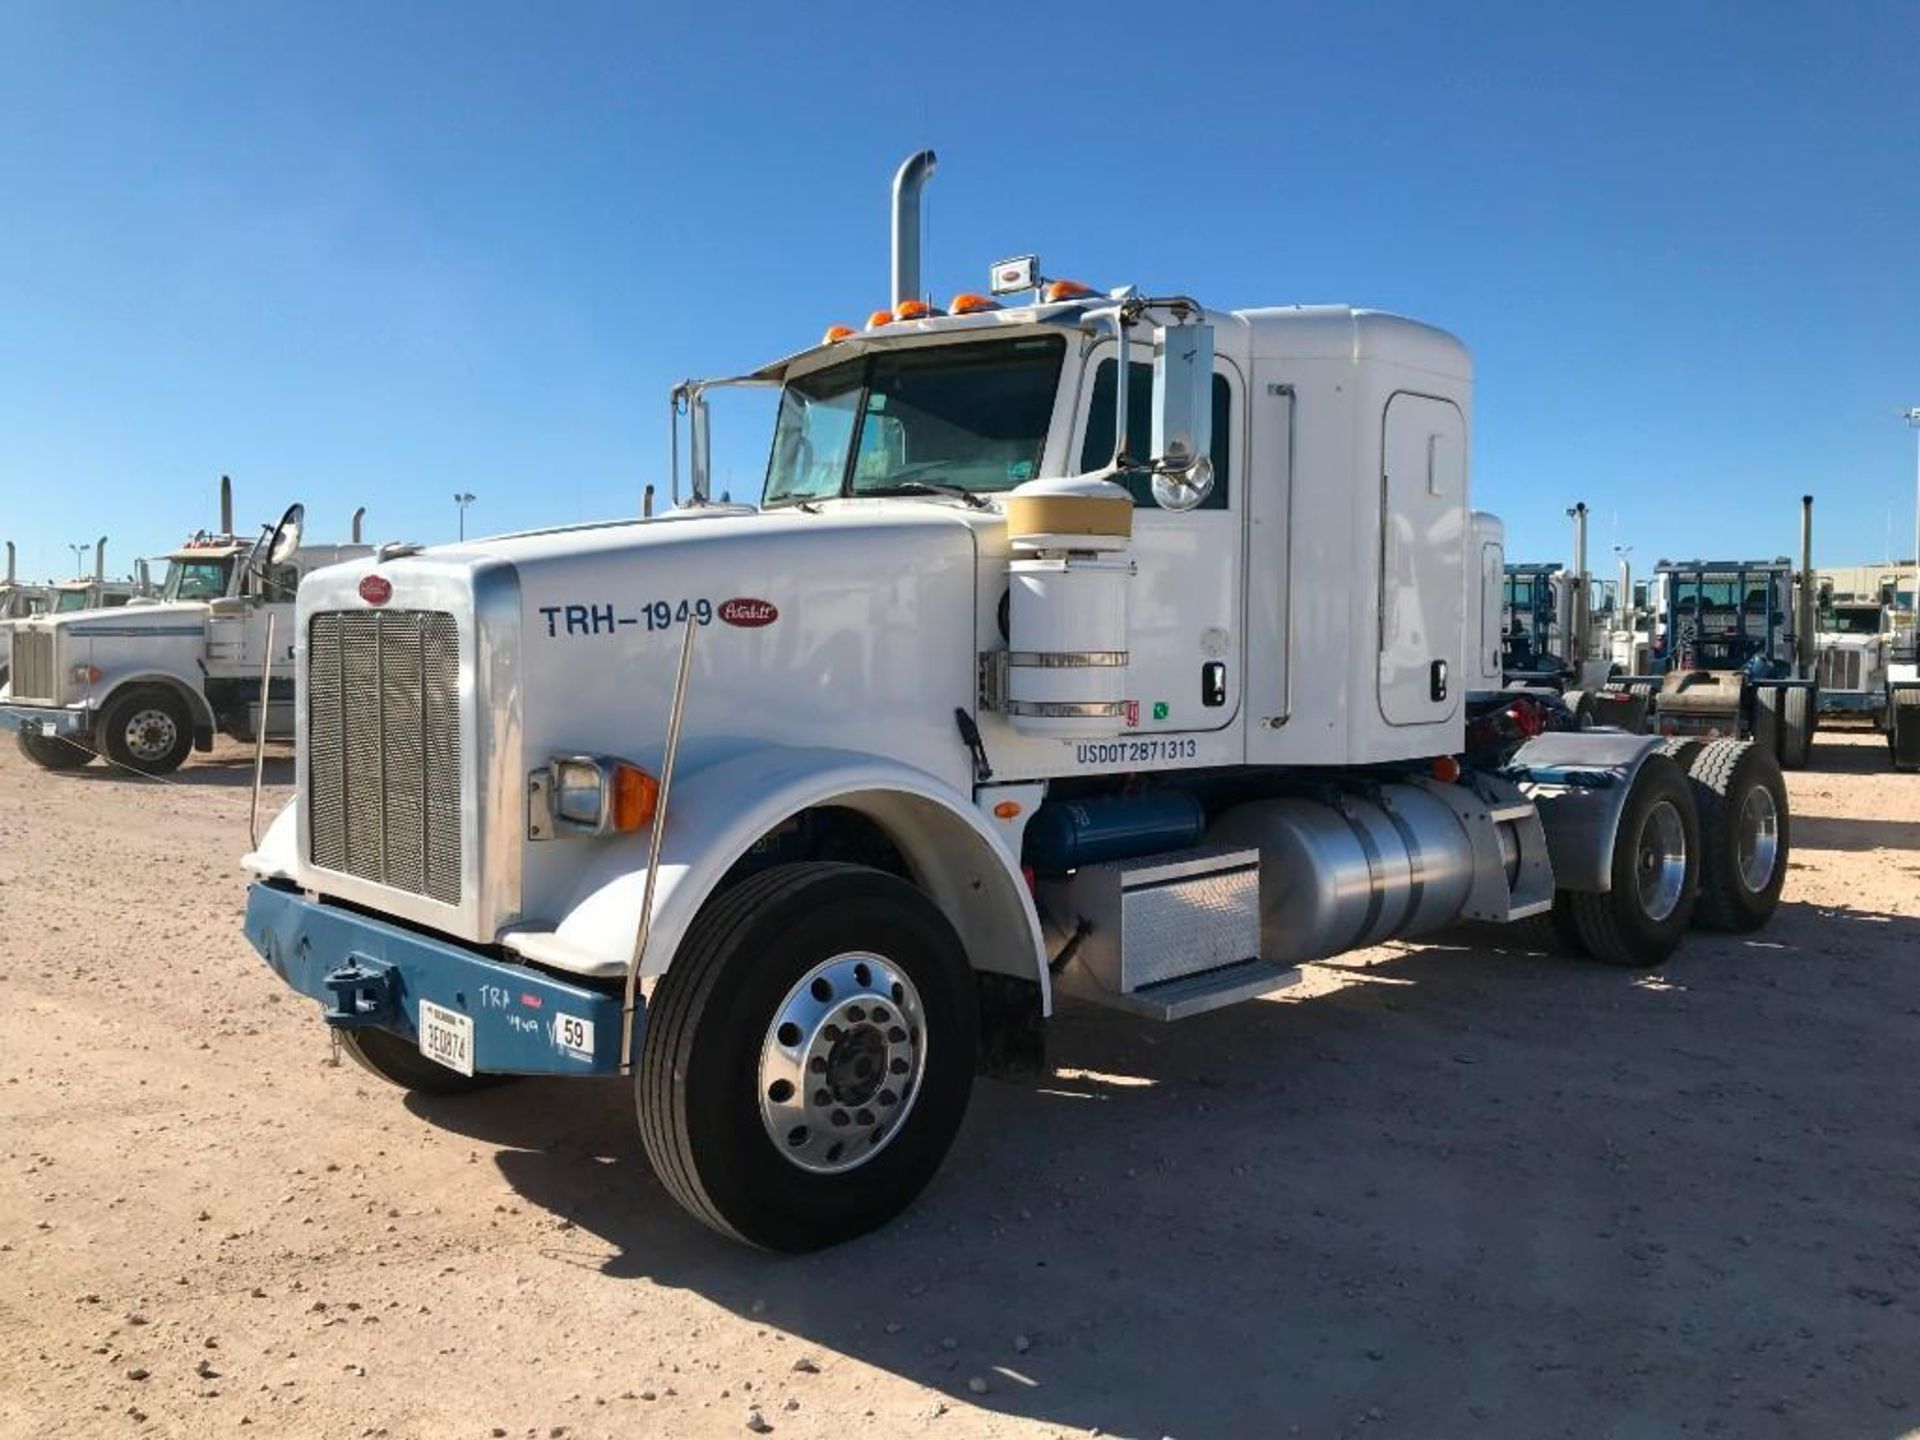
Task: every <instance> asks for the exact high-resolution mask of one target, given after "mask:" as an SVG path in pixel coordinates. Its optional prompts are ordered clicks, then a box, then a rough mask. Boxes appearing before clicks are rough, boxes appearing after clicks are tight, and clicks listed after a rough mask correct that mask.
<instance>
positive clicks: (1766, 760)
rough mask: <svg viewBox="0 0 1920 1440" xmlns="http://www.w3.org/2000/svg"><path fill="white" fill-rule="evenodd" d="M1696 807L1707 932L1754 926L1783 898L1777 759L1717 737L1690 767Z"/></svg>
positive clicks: (1701, 909) (1783, 799)
mask: <svg viewBox="0 0 1920 1440" xmlns="http://www.w3.org/2000/svg"><path fill="white" fill-rule="evenodd" d="M1687 778H1688V779H1689V781H1691V783H1692V785H1693V798H1694V803H1695V805H1696V806H1697V807H1698V808H1699V811H1700V903H1699V906H1698V908H1697V909H1696V910H1695V912H1694V915H1695V919H1696V920H1697V922H1698V923H1699V924H1700V925H1701V926H1702V927H1704V928H1706V929H1709V930H1726V931H1732V932H1734V933H1736V934H1738V933H1744V932H1746V931H1749V930H1758V929H1759V928H1760V927H1761V926H1762V925H1764V924H1766V923H1767V921H1768V920H1770V919H1771V918H1772V917H1773V912H1774V910H1775V909H1776V908H1777V907H1778V906H1779V904H1780V887H1781V884H1782V883H1783V882H1784V881H1785V879H1786V875H1787V855H1788V824H1787V786H1786V781H1785V780H1784V779H1782V778H1781V775H1780V766H1779V763H1778V762H1777V761H1776V760H1775V759H1774V758H1773V756H1772V755H1771V754H1769V753H1768V752H1767V751H1766V750H1763V749H1762V748H1761V747H1760V746H1759V745H1758V744H1757V743H1756V742H1754V741H1752V740H1716V741H1714V742H1713V743H1712V744H1711V745H1707V746H1704V747H1703V748H1702V749H1701V750H1700V752H1699V753H1698V754H1697V755H1695V756H1694V757H1693V763H1692V765H1691V766H1690V767H1689V769H1688V772H1687Z"/></svg>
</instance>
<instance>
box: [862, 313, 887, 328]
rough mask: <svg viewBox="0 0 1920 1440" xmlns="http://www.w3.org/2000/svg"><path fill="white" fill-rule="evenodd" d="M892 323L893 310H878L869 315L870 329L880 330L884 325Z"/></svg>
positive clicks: (868, 323) (868, 326)
mask: <svg viewBox="0 0 1920 1440" xmlns="http://www.w3.org/2000/svg"><path fill="white" fill-rule="evenodd" d="M892 323H893V311H891V310H876V311H874V312H873V313H872V314H871V315H869V316H867V328H868V329H869V330H878V329H879V328H880V327H881V326H882V325H891V324H892Z"/></svg>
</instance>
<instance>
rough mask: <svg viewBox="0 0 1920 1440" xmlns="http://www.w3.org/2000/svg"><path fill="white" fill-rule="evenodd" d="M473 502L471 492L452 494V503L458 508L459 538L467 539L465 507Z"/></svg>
mask: <svg viewBox="0 0 1920 1440" xmlns="http://www.w3.org/2000/svg"><path fill="white" fill-rule="evenodd" d="M473 501H474V496H473V494H472V492H470V491H467V490H459V491H456V492H455V493H454V497H453V503H454V504H456V505H458V506H459V507H460V538H461V539H462V540H464V539H466V538H467V506H469V505H471V504H472V503H473Z"/></svg>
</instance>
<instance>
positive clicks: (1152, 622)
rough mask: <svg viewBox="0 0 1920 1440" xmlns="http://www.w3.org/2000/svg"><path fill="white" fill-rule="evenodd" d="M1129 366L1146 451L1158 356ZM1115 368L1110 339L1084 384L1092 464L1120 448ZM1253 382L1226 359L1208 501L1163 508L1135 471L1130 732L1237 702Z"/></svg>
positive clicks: (1164, 729) (1216, 396) (1081, 430)
mask: <svg viewBox="0 0 1920 1440" xmlns="http://www.w3.org/2000/svg"><path fill="white" fill-rule="evenodd" d="M1133 353H1134V354H1135V355H1138V354H1140V353H1141V352H1140V350H1139V349H1138V348H1136V349H1135V350H1134V352H1133ZM1128 368H1129V370H1131V371H1132V377H1131V384H1130V387H1129V389H1128V392H1127V430H1128V449H1129V450H1130V451H1131V452H1132V453H1133V454H1135V455H1145V454H1147V452H1148V450H1149V449H1150V448H1151V443H1152V425H1153V364H1152V360H1151V358H1148V359H1131V358H1130V360H1129V364H1128ZM1115 369H1116V365H1115V350H1114V347H1113V346H1111V345H1106V346H1103V347H1101V349H1100V350H1098V351H1096V352H1095V354H1094V356H1093V357H1092V362H1091V363H1090V364H1089V366H1088V367H1087V370H1086V371H1085V374H1086V376H1087V377H1088V378H1087V379H1084V380H1082V382H1081V395H1080V402H1079V420H1078V424H1077V426H1076V430H1075V437H1074V452H1073V454H1074V458H1075V461H1076V462H1077V464H1078V467H1079V469H1080V470H1081V471H1083V472H1085V471H1094V470H1100V469H1102V468H1104V467H1105V466H1106V465H1107V464H1108V463H1109V462H1110V461H1111V460H1112V458H1113V440H1114V433H1113V432H1114V413H1113V412H1114V372H1115ZM1244 390H1245V387H1244V385H1243V383H1242V380H1241V377H1240V373H1239V371H1238V370H1237V369H1236V368H1235V367H1234V365H1233V362H1232V361H1231V360H1228V359H1225V358H1222V357H1216V358H1215V360H1214V376H1213V457H1212V458H1213V472H1214V488H1213V492H1212V494H1210V495H1209V496H1208V497H1207V499H1206V501H1205V502H1204V503H1203V504H1201V505H1200V506H1199V507H1198V508H1196V509H1193V510H1186V511H1172V510H1163V509H1161V508H1160V506H1159V505H1158V504H1157V503H1155V501H1154V499H1153V496H1152V490H1151V486H1150V484H1149V483H1148V481H1147V479H1146V477H1145V476H1144V475H1142V476H1136V477H1130V478H1129V481H1128V486H1127V488H1128V489H1129V490H1131V491H1132V493H1133V498H1134V510H1133V545H1132V553H1133V559H1134V563H1135V565H1136V567H1137V568H1136V571H1135V574H1134V577H1133V584H1132V589H1131V594H1130V596H1129V599H1128V603H1127V632H1128V651H1129V660H1128V667H1127V668H1128V689H1129V691H1130V697H1131V703H1132V706H1133V707H1134V708H1133V709H1132V710H1130V712H1129V714H1128V718H1127V729H1128V733H1129V734H1132V733H1136V732H1137V733H1142V734H1153V733H1156V732H1158V733H1161V734H1166V733H1169V732H1181V731H1184V732H1188V733H1191V732H1195V731H1207V730H1219V729H1222V728H1224V727H1225V726H1226V725H1227V724H1228V723H1229V722H1230V721H1231V720H1232V719H1233V718H1234V716H1235V715H1236V714H1237V713H1238V712H1239V709H1240V694H1241V689H1242V677H1241V673H1240V671H1241V664H1242V658H1241V657H1242V653H1243V645H1242V642H1241V636H1240V576H1241V568H1242V565H1243V550H1244V540H1243V536H1242V533H1241V528H1242V527H1241V516H1242V515H1243V514H1244V513H1245V504H1246V502H1245V500H1244V498H1243V496H1244V495H1245V493H1246V484H1245V481H1244V478H1243V476H1244V471H1245V468H1246V451H1245V445H1244V441H1243V437H1242V433H1241V432H1242V429H1243V425H1242V416H1243V411H1242V405H1243V403H1244V402H1243V397H1244Z"/></svg>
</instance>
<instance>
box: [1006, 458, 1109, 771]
mask: <svg viewBox="0 0 1920 1440" xmlns="http://www.w3.org/2000/svg"><path fill="white" fill-rule="evenodd" d="M1006 511H1007V543H1008V545H1009V547H1010V548H1011V549H1012V551H1013V558H1012V559H1011V560H1010V561H1009V562H1008V563H1007V585H1008V590H1009V592H1010V594H1009V601H1008V606H1007V611H1008V614H1007V700H1006V709H1007V716H1008V719H1009V720H1010V721H1011V722H1012V723H1013V726H1014V728H1015V729H1017V730H1020V731H1022V732H1023V733H1026V734H1030V735H1047V736H1053V737H1056V738H1076V737H1078V738H1098V737H1102V736H1111V735H1116V734H1118V733H1119V732H1120V731H1121V729H1122V728H1124V726H1125V723H1126V713H1127V698H1128V697H1127V678H1128V677H1127V666H1128V652H1127V595H1128V591H1129V590H1130V589H1131V588H1132V582H1133V560H1132V557H1131V556H1130V555H1129V553H1128V551H1129V549H1130V546H1131V540H1132V535H1133V497H1132V496H1130V495H1129V494H1128V493H1127V492H1126V491H1125V490H1123V489H1122V488H1121V487H1120V486H1118V485H1115V484H1114V483H1113V482H1112V481H1111V480H1107V479H1103V478H1101V477H1100V476H1097V475H1083V476H1076V477H1070V478H1064V479H1049V480H1030V481H1028V482H1027V483H1026V484H1024V485H1021V486H1019V487H1018V488H1017V489H1015V490H1013V491H1012V492H1011V493H1010V494H1009V495H1008V496H1007V501H1006Z"/></svg>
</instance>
